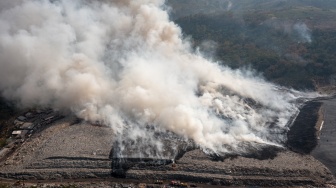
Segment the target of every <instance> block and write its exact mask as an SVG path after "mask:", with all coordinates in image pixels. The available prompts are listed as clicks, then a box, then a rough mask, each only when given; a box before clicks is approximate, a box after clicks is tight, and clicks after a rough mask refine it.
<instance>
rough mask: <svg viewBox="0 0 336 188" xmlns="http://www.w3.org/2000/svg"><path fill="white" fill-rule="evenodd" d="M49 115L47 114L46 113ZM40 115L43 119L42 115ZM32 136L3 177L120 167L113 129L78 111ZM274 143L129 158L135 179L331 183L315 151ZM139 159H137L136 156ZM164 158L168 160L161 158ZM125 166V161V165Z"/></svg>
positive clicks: (128, 174) (53, 176)
mask: <svg viewBox="0 0 336 188" xmlns="http://www.w3.org/2000/svg"><path fill="white" fill-rule="evenodd" d="M42 119H43V118H42ZM44 119H45V118H44ZM36 121H39V120H36ZM40 126H41V127H40V128H39V129H38V130H36V132H35V133H33V134H32V135H31V136H30V137H28V138H27V139H26V140H25V141H24V142H23V143H22V144H21V145H19V146H18V148H16V149H15V150H14V151H13V153H12V154H11V155H10V156H9V157H8V158H6V159H5V160H4V161H3V162H2V163H1V166H0V177H1V178H6V179H20V180H21V179H25V180H64V179H85V178H110V177H112V175H116V174H113V172H115V170H116V168H120V166H118V165H117V166H116V165H114V164H116V161H115V160H116V159H115V158H111V153H112V151H113V138H112V135H113V134H112V130H111V129H110V128H108V127H102V126H95V125H91V124H88V123H79V122H77V121H76V119H75V118H74V117H65V118H63V119H58V120H56V121H55V122H51V124H43V125H42V124H41V125H40ZM273 150H274V148H268V149H266V150H265V151H264V152H263V155H265V156H261V157H260V156H259V157H253V156H249V157H242V156H232V157H227V158H222V159H220V158H214V157H212V156H209V155H206V154H205V153H203V152H202V151H200V150H198V149H194V150H191V149H190V148H189V149H188V151H187V152H186V153H185V154H184V155H183V156H182V155H181V156H180V157H181V158H179V159H177V160H176V166H174V167H173V166H172V163H171V162H170V161H169V160H156V159H148V160H143V161H141V160H139V159H134V160H132V159H131V160H124V162H125V163H127V164H126V165H124V166H126V167H127V168H125V171H124V172H123V173H124V174H123V175H124V178H126V179H125V182H127V181H128V180H129V179H132V180H141V181H145V182H153V181H154V180H156V179H162V180H166V181H169V180H173V179H175V180H176V179H178V180H182V181H190V182H196V183H205V184H213V185H231V186H241V185H244V186H246V185H253V186H265V187H270V186H308V185H312V186H322V187H325V186H327V184H328V183H331V182H332V181H333V175H332V174H331V173H330V171H329V170H328V169H327V168H326V167H325V166H324V165H322V164H321V163H320V162H319V161H317V160H315V159H314V158H313V157H312V156H310V155H304V154H297V153H294V152H292V151H288V150H286V149H279V148H278V149H276V150H275V151H276V152H275V153H274V152H270V151H273ZM134 161H135V162H134ZM160 162H162V163H160ZM122 166H123V165H122Z"/></svg>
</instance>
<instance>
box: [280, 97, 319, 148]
mask: <svg viewBox="0 0 336 188" xmlns="http://www.w3.org/2000/svg"><path fill="white" fill-rule="evenodd" d="M321 105H322V102H318V101H310V102H307V103H306V104H305V105H304V106H303V108H302V109H301V110H300V113H299V115H298V116H297V118H296V120H295V121H294V123H293V125H292V127H291V128H290V130H289V131H288V133H287V143H286V145H287V147H288V148H289V149H291V150H292V151H294V152H298V153H302V154H309V153H310V152H311V151H312V150H313V149H314V148H315V147H316V146H317V137H316V128H315V125H316V122H317V119H318V111H319V109H320V108H321Z"/></svg>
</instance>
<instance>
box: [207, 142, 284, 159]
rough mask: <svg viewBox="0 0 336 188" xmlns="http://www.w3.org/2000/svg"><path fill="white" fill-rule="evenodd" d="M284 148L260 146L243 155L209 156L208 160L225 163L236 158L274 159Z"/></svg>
mask: <svg viewBox="0 0 336 188" xmlns="http://www.w3.org/2000/svg"><path fill="white" fill-rule="evenodd" d="M284 150H285V148H281V147H277V146H262V147H261V148H258V149H257V148H255V149H253V150H250V151H248V152H247V153H244V154H226V155H217V154H210V158H211V160H213V161H222V162H223V161H225V160H226V159H235V158H237V157H245V158H253V159H258V160H269V159H274V158H275V157H277V156H278V153H279V152H282V151H284Z"/></svg>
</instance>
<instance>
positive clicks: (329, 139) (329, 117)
mask: <svg viewBox="0 0 336 188" xmlns="http://www.w3.org/2000/svg"><path fill="white" fill-rule="evenodd" d="M322 102H323V105H322V108H323V110H324V125H323V128H322V130H321V134H320V140H318V144H317V146H316V148H315V149H314V150H313V151H312V152H311V155H313V156H314V157H315V158H316V159H318V160H319V161H321V162H322V163H323V164H324V165H326V166H327V167H328V168H329V170H330V171H331V172H332V173H333V174H334V176H335V175H336V98H333V99H329V100H323V101H322Z"/></svg>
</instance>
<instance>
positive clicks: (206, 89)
mask: <svg viewBox="0 0 336 188" xmlns="http://www.w3.org/2000/svg"><path fill="white" fill-rule="evenodd" d="M0 5H1V6H0V7H1V8H0V10H1V13H0V66H1V68H0V91H1V94H2V96H4V97H5V98H7V99H10V100H14V101H17V103H18V104H19V105H21V106H23V107H52V108H57V109H66V110H71V111H72V112H74V113H76V114H77V115H78V116H79V117H81V118H84V119H86V120H88V121H92V122H100V123H103V124H106V125H109V126H111V127H112V129H113V130H114V131H115V134H116V135H115V136H116V137H119V138H120V139H131V140H133V141H135V142H137V141H139V142H140V140H144V142H147V144H148V145H150V146H153V147H157V149H158V150H159V151H160V150H162V151H163V150H164V149H163V148H162V144H161V143H159V142H158V141H157V140H156V138H155V137H156V136H155V133H153V132H151V131H150V130H155V131H169V132H173V133H175V134H177V135H179V136H180V137H181V138H182V139H190V140H193V141H194V142H195V143H196V144H197V145H198V146H200V147H201V148H203V149H206V150H208V151H212V152H216V153H225V152H244V151H245V147H246V146H247V145H254V144H258V143H259V144H260V143H261V144H274V145H278V144H279V143H281V142H282V141H283V140H284V139H285V136H284V135H283V134H280V133H283V131H284V130H286V129H287V127H286V126H287V123H288V121H289V119H290V118H291V117H292V115H293V114H295V113H296V112H297V104H296V103H295V99H297V98H298V97H299V96H300V95H301V94H300V93H298V92H288V91H284V90H281V89H280V88H277V87H275V86H274V85H272V84H270V83H267V82H265V81H263V80H262V79H260V78H257V77H254V76H253V74H251V73H250V72H248V71H233V70H231V69H229V68H227V67H221V66H219V65H217V64H216V63H213V62H209V61H208V60H206V59H205V58H203V57H202V56H201V55H199V54H197V53H194V52H192V50H191V48H190V47H189V44H188V42H186V41H184V40H183V39H182V38H183V37H182V33H181V30H180V28H179V27H178V26H177V25H176V24H174V23H173V22H171V21H170V20H169V16H168V14H167V12H166V11H164V10H163V9H164V8H163V7H164V1H163V0H136V1H133V0H111V1H93V0H86V1H84V0H72V1H68V0H53V1H51V0H50V1H48V0H2V1H1V3H0ZM121 135H122V136H121ZM150 135H152V136H150ZM145 152H149V153H150V152H151V151H150V150H148V151H145Z"/></svg>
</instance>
